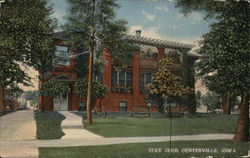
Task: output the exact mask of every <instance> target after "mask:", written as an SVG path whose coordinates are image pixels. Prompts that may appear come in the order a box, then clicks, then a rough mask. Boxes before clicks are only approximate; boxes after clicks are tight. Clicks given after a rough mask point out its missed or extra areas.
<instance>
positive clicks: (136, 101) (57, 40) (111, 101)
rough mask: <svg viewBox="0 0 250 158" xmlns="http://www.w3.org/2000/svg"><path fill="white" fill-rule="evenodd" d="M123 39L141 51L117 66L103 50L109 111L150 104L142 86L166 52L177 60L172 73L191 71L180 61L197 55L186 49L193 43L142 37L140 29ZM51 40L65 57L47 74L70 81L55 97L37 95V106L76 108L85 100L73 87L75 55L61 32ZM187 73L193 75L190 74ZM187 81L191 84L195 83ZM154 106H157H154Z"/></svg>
mask: <svg viewBox="0 0 250 158" xmlns="http://www.w3.org/2000/svg"><path fill="white" fill-rule="evenodd" d="M125 39H127V40H129V41H130V42H133V43H135V44H138V45H139V46H140V47H141V50H142V51H141V52H135V55H134V57H133V59H131V62H130V63H129V64H128V65H125V66H124V67H123V68H122V69H117V68H115V67H114V66H113V64H112V57H111V55H110V54H109V52H107V51H106V50H103V58H104V60H105V64H104V66H103V73H102V74H100V76H101V77H99V80H100V81H102V82H103V84H105V85H106V86H107V87H108V89H109V92H108V93H107V94H106V97H105V98H104V99H103V100H102V104H103V106H104V108H105V109H106V110H108V111H131V110H132V107H133V106H152V104H151V103H146V102H145V100H144V93H143V89H144V87H145V85H146V84H148V83H150V82H151V81H152V74H153V73H154V72H155V71H156V70H157V68H158V64H159V60H161V59H163V58H165V57H166V56H167V55H171V54H172V55H173V53H174V57H175V59H176V60H175V61H176V63H175V64H174V65H173V67H172V70H173V71H174V72H175V73H178V74H182V73H183V72H182V71H183V68H184V69H185V70H186V72H194V67H193V66H192V67H187V66H186V67H185V65H183V64H182V63H183V60H192V61H195V59H197V57H198V55H197V54H195V53H190V52H189V51H190V50H191V49H192V48H193V47H194V45H191V44H185V43H180V42H174V41H165V40H159V39H152V38H145V37H141V36H140V31H137V33H136V36H132V35H126V36H125ZM53 40H54V44H55V45H56V48H57V52H56V54H58V53H61V54H63V55H64V56H65V57H66V58H67V59H68V60H64V61H61V62H60V65H61V66H59V67H57V68H56V69H55V70H54V71H53V72H51V73H50V78H53V79H56V80H61V81H64V82H65V84H69V85H70V87H71V92H70V93H68V94H62V95H60V96H57V97H54V98H53V97H47V96H40V97H39V103H40V107H39V108H40V109H41V110H45V111H51V110H56V111H57V110H79V109H81V106H84V105H85V103H84V100H82V99H80V98H79V97H78V96H77V95H76V93H75V91H74V86H73V85H74V82H75V81H76V80H77V79H78V76H77V73H76V70H75V66H76V64H75V59H74V58H70V51H71V50H70V45H67V44H65V43H64V41H65V40H66V39H65V38H63V32H58V33H55V34H54V36H53ZM85 62H87V60H86V61H85ZM193 63H194V62H193ZM85 65H87V64H85ZM188 76H189V77H191V78H194V75H193V74H191V75H188ZM45 82H46V80H42V81H40V85H42V84H43V83H45ZM188 84H189V85H190V84H191V85H190V86H192V87H194V83H188ZM155 110H157V109H156V108H155Z"/></svg>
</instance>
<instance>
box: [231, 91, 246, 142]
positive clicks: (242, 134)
mask: <svg viewBox="0 0 250 158" xmlns="http://www.w3.org/2000/svg"><path fill="white" fill-rule="evenodd" d="M239 110H240V112H239V116H238V123H237V128H236V133H235V135H234V138H233V139H234V141H238V142H242V141H248V140H249V94H244V95H242V97H241V104H240V109H239Z"/></svg>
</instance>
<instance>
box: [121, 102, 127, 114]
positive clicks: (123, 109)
mask: <svg viewBox="0 0 250 158" xmlns="http://www.w3.org/2000/svg"><path fill="white" fill-rule="evenodd" d="M119 109H120V111H124V112H125V111H127V102H126V101H120V103H119Z"/></svg>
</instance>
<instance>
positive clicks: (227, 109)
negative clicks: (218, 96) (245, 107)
mask: <svg viewBox="0 0 250 158" xmlns="http://www.w3.org/2000/svg"><path fill="white" fill-rule="evenodd" d="M222 110H223V114H227V115H230V114H231V98H230V96H228V95H222Z"/></svg>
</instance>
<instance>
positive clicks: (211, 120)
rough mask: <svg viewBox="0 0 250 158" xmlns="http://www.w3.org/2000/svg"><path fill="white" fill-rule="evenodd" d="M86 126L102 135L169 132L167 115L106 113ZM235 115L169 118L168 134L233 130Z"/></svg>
mask: <svg viewBox="0 0 250 158" xmlns="http://www.w3.org/2000/svg"><path fill="white" fill-rule="evenodd" d="M93 122H94V124H93V125H91V126H90V125H88V124H87V121H86V120H85V124H86V126H85V127H86V129H87V130H89V131H92V132H94V133H96V134H99V135H102V136H105V137H130V136H165V135H169V134H170V130H169V129H170V128H169V127H170V119H169V118H168V117H161V118H153V117H148V118H138V117H107V118H95V119H93ZM236 123H237V116H235V115H234V116H233V115H232V116H227V115H213V116H202V117H180V118H172V135H187V134H208V133H235V128H236Z"/></svg>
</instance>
